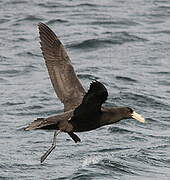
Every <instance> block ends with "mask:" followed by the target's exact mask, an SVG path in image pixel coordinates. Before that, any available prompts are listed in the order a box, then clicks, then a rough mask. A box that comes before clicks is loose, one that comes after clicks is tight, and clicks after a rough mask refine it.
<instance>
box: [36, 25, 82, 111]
mask: <svg viewBox="0 0 170 180" xmlns="http://www.w3.org/2000/svg"><path fill="white" fill-rule="evenodd" d="M38 28H39V34H40V40H41V41H40V45H41V50H42V54H43V56H44V59H45V63H46V66H47V69H48V73H49V76H50V79H51V82H52V85H53V87H54V90H55V92H56V94H57V96H58V97H59V99H60V100H61V102H62V103H63V104H64V111H68V110H71V109H74V108H76V107H77V106H78V105H80V104H81V102H82V99H83V96H84V94H85V90H84V88H83V86H82V85H81V83H80V81H79V79H78V78H77V76H76V74H75V72H74V68H73V66H72V65H71V61H70V58H69V57H68V55H67V52H66V50H65V48H64V46H63V45H62V43H61V41H60V40H59V39H58V37H57V36H56V35H55V33H54V32H53V31H52V30H51V29H50V28H49V27H48V26H47V25H45V24H43V23H39V25H38Z"/></svg>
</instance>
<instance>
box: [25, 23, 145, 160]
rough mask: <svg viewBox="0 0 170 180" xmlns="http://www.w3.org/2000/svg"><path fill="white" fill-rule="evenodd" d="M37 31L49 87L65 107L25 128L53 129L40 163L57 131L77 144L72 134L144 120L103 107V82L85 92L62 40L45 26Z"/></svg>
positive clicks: (120, 109)
mask: <svg viewBox="0 0 170 180" xmlns="http://www.w3.org/2000/svg"><path fill="white" fill-rule="evenodd" d="M38 28H39V34H40V40H41V41H40V44H41V50H42V54H43V56H44V59H45V63H46V66H47V69H48V73H49V76H50V79H51V82H52V85H53V87H54V90H55V92H56V94H57V96H58V97H59V99H60V100H61V102H62V103H63V104H64V113H62V114H58V115H55V116H51V117H48V118H38V119H37V120H35V121H33V122H32V123H31V124H29V125H28V126H27V127H26V128H25V129H26V130H33V129H54V130H55V133H54V139H53V144H52V146H51V147H50V149H49V150H48V151H47V152H46V153H45V154H44V155H43V156H42V157H41V162H43V161H44V160H45V159H46V158H47V156H48V155H49V154H50V153H51V151H52V150H53V149H54V148H55V146H56V136H57V134H58V133H59V132H66V133H68V135H69V136H70V137H71V138H72V139H73V140H74V141H75V142H79V141H80V138H79V137H78V136H77V135H76V134H75V133H74V132H82V131H90V130H93V129H96V128H98V127H101V126H104V125H108V124H112V123H115V122H118V121H120V120H122V119H127V118H134V119H136V120H138V121H140V122H144V118H142V117H141V116H140V115H139V114H137V113H136V112H134V111H133V110H132V109H131V108H129V107H102V104H103V103H104V102H105V101H106V99H107V97H108V92H107V89H106V88H105V86H104V85H103V84H102V83H100V82H98V81H94V82H92V83H91V84H90V88H89V90H88V92H87V93H86V92H85V90H84V88H83V86H82V85H81V83H80V81H79V79H78V78H77V76H76V74H75V72H74V68H73V66H72V65H71V61H70V59H69V57H68V55H67V53H66V50H65V48H64V46H63V45H62V43H61V41H60V40H59V39H58V37H57V36H56V35H55V33H54V32H53V31H52V30H51V29H50V28H49V27H48V26H47V25H45V24H43V23H40V24H39V25H38ZM56 130H59V131H58V132H57V131H56Z"/></svg>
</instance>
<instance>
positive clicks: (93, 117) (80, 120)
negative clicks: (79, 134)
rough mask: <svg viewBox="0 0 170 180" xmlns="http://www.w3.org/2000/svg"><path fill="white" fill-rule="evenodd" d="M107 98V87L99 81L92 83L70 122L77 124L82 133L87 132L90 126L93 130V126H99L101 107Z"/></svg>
mask: <svg viewBox="0 0 170 180" xmlns="http://www.w3.org/2000/svg"><path fill="white" fill-rule="evenodd" d="M107 97H108V92H107V89H106V88H105V86H104V85H103V84H102V83H100V82H98V81H94V82H92V83H91V84H90V89H89V90H88V92H87V93H86V94H85V96H84V98H83V101H82V103H81V104H80V105H79V106H78V107H77V108H76V109H75V110H74V113H73V117H72V118H71V120H70V122H72V123H74V122H75V123H76V125H77V128H78V129H79V130H80V131H83V130H85V129H86V127H89V126H91V128H93V126H98V118H99V117H100V115H101V106H102V104H103V103H104V102H105V101H106V99H107ZM83 128H84V129H83Z"/></svg>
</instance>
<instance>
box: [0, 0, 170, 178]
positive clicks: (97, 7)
mask: <svg viewBox="0 0 170 180" xmlns="http://www.w3.org/2000/svg"><path fill="white" fill-rule="evenodd" d="M39 22H43V23H46V24H47V25H48V26H49V27H50V28H51V29H53V30H54V32H55V33H56V34H57V35H58V37H59V38H60V40H61V41H62V43H63V44H64V45H65V47H66V48H67V51H68V54H69V56H70V58H71V60H72V64H73V65H74V68H75V70H76V73H77V75H78V77H79V79H80V80H81V82H82V84H83V86H84V87H85V89H86V90H87V89H88V88H89V84H90V82H91V81H92V80H95V79H96V80H99V81H100V82H102V83H104V84H105V86H106V87H107V89H108V92H109V97H108V100H107V102H106V104H105V105H106V106H129V107H131V108H133V109H135V111H136V112H138V113H140V114H142V115H143V116H144V117H145V118H146V123H145V124H141V123H139V122H137V121H134V120H132V119H128V120H122V121H121V122H119V123H116V124H113V125H109V126H104V127H101V128H99V129H97V130H93V131H90V132H83V133H78V136H79V137H80V138H81V140H82V142H81V143H78V144H75V143H74V142H73V141H72V140H71V139H70V138H69V137H68V135H67V134H64V133H63V134H60V135H59V136H58V139H57V148H56V149H55V150H54V152H53V153H52V154H51V155H50V156H49V157H48V159H47V160H46V161H45V162H44V163H43V164H41V163H40V157H41V155H42V154H43V153H44V152H45V151H46V150H47V149H48V148H49V146H50V145H51V142H52V137H53V131H47V130H46V131H45V130H44V131H42V130H36V131H24V130H23V128H24V127H25V126H26V125H27V124H29V123H30V122H31V121H33V120H34V119H36V118H37V117H48V116H52V115H55V114H57V113H60V112H62V111H63V105H62V104H61V102H60V101H59V99H58V98H57V97H56V94H55V92H54V90H53V88H52V85H51V82H50V79H49V76H48V72H47V69H46V66H45V63H44V59H43V57H42V54H41V50H40V45H39V35H38V30H37V24H38V23H39ZM0 179H2V180H39V179H43V180H91V179H92V180H170V1H169V0H114V1H111V0H110V1H109V0H103V1H102V0H91V1H85V0H77V1H73V0H65V1H64V0H57V1H55V0H44V1H42V0H36V1H33V0H0Z"/></svg>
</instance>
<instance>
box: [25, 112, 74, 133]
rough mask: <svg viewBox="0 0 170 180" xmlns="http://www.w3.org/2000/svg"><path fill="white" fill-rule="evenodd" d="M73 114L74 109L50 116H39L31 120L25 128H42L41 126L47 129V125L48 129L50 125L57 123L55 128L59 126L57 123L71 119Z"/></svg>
mask: <svg viewBox="0 0 170 180" xmlns="http://www.w3.org/2000/svg"><path fill="white" fill-rule="evenodd" d="M72 114H73V111H68V112H65V113H63V114H58V115H55V116H50V117H48V118H37V119H36V120H35V121H33V122H31V123H30V124H29V125H28V126H27V127H26V128H25V130H27V131H29V130H34V129H41V128H42V129H43V128H44V129H45V127H47V128H46V129H48V127H50V125H55V128H57V124H58V122H59V121H62V120H69V118H70V117H71V116H72ZM49 129H50V128H49Z"/></svg>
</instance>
